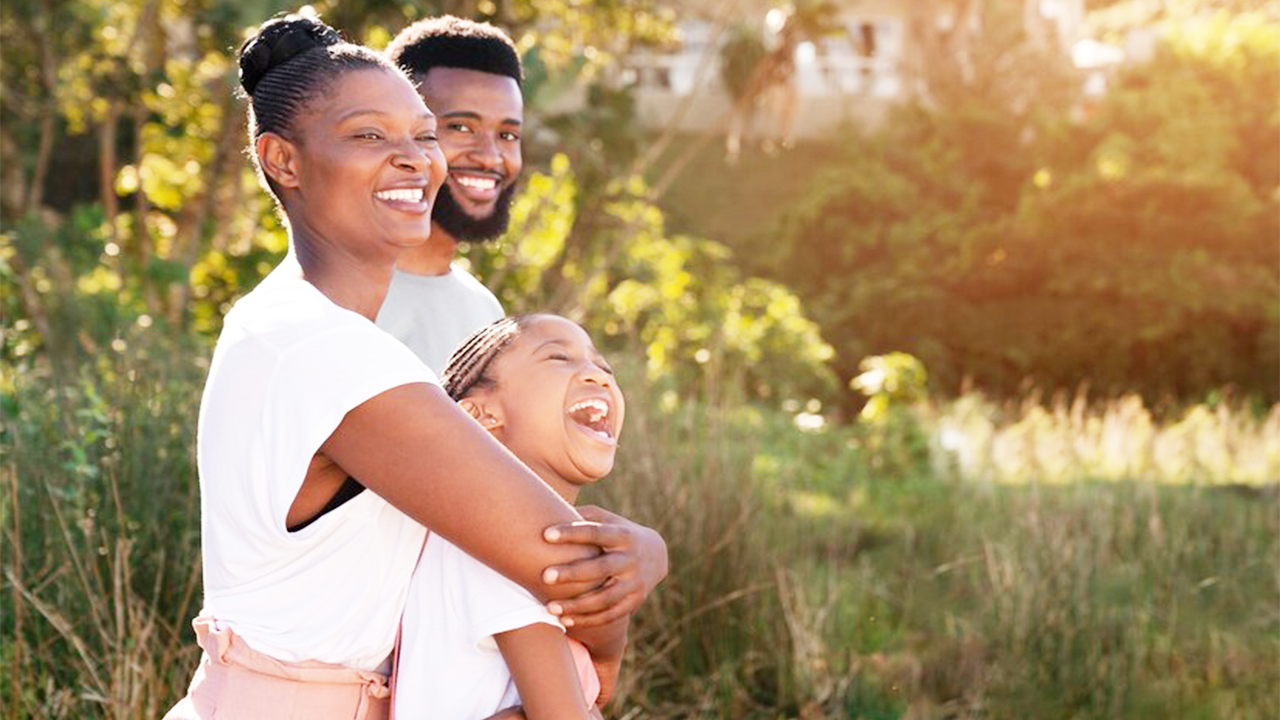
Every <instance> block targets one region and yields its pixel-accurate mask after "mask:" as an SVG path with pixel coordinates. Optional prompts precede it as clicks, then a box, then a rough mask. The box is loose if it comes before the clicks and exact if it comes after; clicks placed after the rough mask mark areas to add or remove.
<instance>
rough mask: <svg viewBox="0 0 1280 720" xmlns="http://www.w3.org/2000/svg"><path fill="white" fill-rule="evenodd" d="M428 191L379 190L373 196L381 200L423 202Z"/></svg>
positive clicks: (420, 189)
mask: <svg viewBox="0 0 1280 720" xmlns="http://www.w3.org/2000/svg"><path fill="white" fill-rule="evenodd" d="M426 194H427V191H426V190H425V189H423V188H400V189H398V190H379V191H378V192H376V193H374V194H373V196H374V197H376V198H378V199H379V200H391V201H397V200H402V201H407V202H421V201H422V198H423V196H425V195H426Z"/></svg>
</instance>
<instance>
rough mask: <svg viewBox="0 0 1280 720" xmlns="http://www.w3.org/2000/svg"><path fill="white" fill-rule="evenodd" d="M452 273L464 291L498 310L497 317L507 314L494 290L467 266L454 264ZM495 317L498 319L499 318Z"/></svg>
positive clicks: (492, 308) (489, 307)
mask: <svg viewBox="0 0 1280 720" xmlns="http://www.w3.org/2000/svg"><path fill="white" fill-rule="evenodd" d="M452 275H453V276H454V279H455V281H456V282H457V285H458V287H460V288H462V289H463V291H464V292H467V293H469V294H470V295H472V296H473V297H475V298H476V300H477V301H479V302H481V303H482V304H483V305H485V306H486V308H487V309H491V310H493V311H496V313H497V317H502V316H503V315H505V314H506V313H504V312H503V310H502V303H500V302H498V298H497V296H495V295H494V294H493V291H491V290H490V289H489V288H487V287H485V285H484V283H482V282H480V281H479V280H477V279H476V277H475V276H474V275H472V274H471V273H470V272H469V271H468V270H467V269H466V268H464V267H462V266H461V265H456V264H455V265H454V266H453V272H452ZM494 319H495V320H496V319H497V318H494Z"/></svg>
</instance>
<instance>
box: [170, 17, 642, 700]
mask: <svg viewBox="0 0 1280 720" xmlns="http://www.w3.org/2000/svg"><path fill="white" fill-rule="evenodd" d="M239 63H240V81H241V85H242V86H243V89H244V92H245V94H246V95H247V97H248V99H249V105H250V108H249V113H250V120H251V122H250V131H249V132H250V151H251V152H250V154H251V156H252V157H253V159H254V162H255V164H256V166H257V168H258V170H259V172H260V177H261V179H262V181H263V182H264V183H265V185H266V187H267V188H268V190H269V191H270V192H271V193H272V195H273V196H274V197H275V199H276V201H277V203H278V205H279V208H280V210H281V211H282V214H283V215H284V217H285V218H286V219H287V224H288V228H289V252H288V255H287V257H286V258H285V259H284V260H283V261H281V263H280V264H279V266H277V267H276V268H275V269H274V270H273V271H272V272H271V273H270V275H268V276H267V278H265V279H264V280H263V281H262V282H261V283H260V284H259V285H258V287H256V288H255V289H254V290H253V291H252V292H250V293H249V294H247V295H245V296H244V297H243V298H241V299H240V300H239V301H238V302H237V303H236V304H235V306H234V307H233V308H232V310H231V311H230V312H229V313H228V314H227V316H226V319H225V323H224V326H223V330H222V334H221V336H220V337H219V339H218V343H217V346H216V348H215V350H214V355H213V361H212V364H211V367H210V371H209V376H208V379H207V380H206V384H205V389H204V395H203V398H202V401H201V406H200V419H199V432H198V448H197V462H198V466H199V474H200V493H201V494H200V497H201V534H202V546H203V571H204V605H203V608H202V611H201V613H200V616H199V617H198V618H197V619H196V620H195V622H194V625H195V629H196V635H197V641H198V643H199V645H200V647H201V648H202V649H203V654H202V656H201V660H200V664H199V666H198V668H197V669H196V671H195V676H194V678H193V679H192V681H191V685H190V688H189V690H188V693H187V695H186V697H184V698H183V699H182V700H181V701H180V702H179V703H178V705H176V706H175V707H174V708H173V709H172V710H170V711H169V713H168V715H167V716H166V718H167V719H168V720H190V719H196V718H198V719H201V720H208V719H210V718H219V719H220V720H227V719H240V718H249V719H257V718H272V719H281V720H286V719H290V718H298V719H301V718H307V719H321V720H323V719H324V718H370V719H376V718H386V717H389V716H390V715H391V714H393V713H394V715H395V716H396V717H398V718H400V720H411V719H415V718H451V719H453V718H456V719H459V720H463V719H466V718H477V719H479V718H490V717H493V718H507V719H510V720H514V719H516V718H529V719H530V720H532V719H534V718H556V719H562V718H588V717H597V716H598V715H599V709H598V708H599V707H600V706H601V705H603V704H604V703H605V702H606V701H607V700H608V699H609V697H610V695H611V694H612V692H613V689H614V686H615V683H616V681H617V677H618V673H619V670H620V665H621V658H622V653H623V650H624V648H625V645H626V639H627V627H628V623H629V620H630V615H631V613H633V612H634V611H635V610H636V609H637V608H638V607H639V605H640V604H641V603H642V602H643V600H644V599H645V597H647V596H648V594H649V593H650V592H652V590H653V589H654V587H655V586H656V585H657V584H658V583H659V582H661V581H662V579H663V578H664V577H665V575H666V572H667V555H666V545H665V543H664V542H663V540H662V538H661V537H660V536H659V535H658V534H657V533H656V532H654V531H653V530H651V529H649V528H645V527H643V526H641V525H638V524H636V523H633V522H631V521H629V520H626V519H625V518H622V517H619V516H616V515H613V514H611V513H609V512H607V511H605V510H601V509H598V508H578V509H575V508H574V507H573V503H574V501H575V500H576V497H577V494H578V490H579V489H580V487H581V486H582V485H584V484H588V483H591V482H594V481H596V480H598V479H600V478H601V477H603V476H605V475H606V474H608V472H609V471H610V470H611V469H612V467H613V462H614V455H615V452H616V450H617V438H618V435H619V433H620V431H621V430H622V423H623V419H624V415H625V408H624V403H623V396H622V393H621V391H620V390H619V388H618V384H617V382H616V381H615V379H614V377H613V374H612V372H611V371H610V369H609V366H608V364H607V363H606V362H605V360H604V358H603V357H601V355H600V353H599V352H598V351H597V350H596V349H595V347H594V346H593V344H592V342H591V339H590V338H589V337H588V335H587V334H586V333H585V332H584V331H583V330H582V328H580V327H578V326H577V325H575V324H574V323H572V322H570V321H569V320H566V319H564V318H561V317H557V316H554V315H528V316H521V317H513V318H503V317H502V315H503V312H502V308H501V306H500V305H499V304H498V302H497V300H496V299H495V298H494V297H493V295H492V294H490V293H489V292H488V291H487V290H485V289H484V287H483V286H482V285H480V283H479V282H477V281H476V280H475V279H474V278H472V277H470V276H469V275H467V274H466V272H465V271H464V270H462V269H461V268H459V267H456V266H454V265H453V264H452V261H453V256H454V252H455V250H456V247H457V244H458V242H460V241H476V240H482V239H486V238H490V237H496V236H497V235H499V234H501V233H502V231H503V230H504V229H505V227H506V224H507V209H508V207H509V204H510V200H511V196H512V193H513V189H514V187H515V182H516V179H517V176H518V175H519V173H520V170H521V154H520V129H521V124H522V119H523V103H522V96H521V77H522V71H521V67H520V60H519V55H518V54H517V52H516V50H515V47H514V46H513V45H512V43H511V41H510V40H509V39H508V38H507V37H506V36H505V35H504V34H503V33H501V32H500V31H498V30H497V29H495V28H493V27H491V26H489V25H484V24H476V23H471V22H468V21H463V20H459V19H457V18H448V17H446V18H436V19H432V20H427V21H423V22H420V23H418V24H416V25H413V26H411V27H409V28H407V29H406V30H405V31H404V32H402V33H401V34H400V36H399V37H397V38H396V40H395V41H394V42H393V43H392V44H391V46H390V47H389V48H388V50H387V52H386V53H385V54H382V53H377V52H374V51H372V50H370V49H368V48H365V47H361V46H358V45H353V44H349V43H346V42H343V41H342V40H341V38H340V37H339V35H338V34H337V32H335V31H334V30H333V29H332V28H329V27H328V26H326V25H325V24H323V23H322V22H320V21H319V20H318V19H315V18H313V17H303V16H286V17H280V18H275V19H272V20H270V21H268V22H267V23H265V24H264V25H263V26H262V27H260V28H259V29H258V31H257V33H256V34H255V35H254V36H253V37H251V38H250V39H249V40H248V41H246V42H245V44H244V45H243V46H242V48H241V49H240V57H239ZM397 338H399V339H397ZM584 518H585V519H586V520H587V521H584ZM588 521H590V522H588ZM393 650H394V652H393ZM393 689H394V692H392V690H393Z"/></svg>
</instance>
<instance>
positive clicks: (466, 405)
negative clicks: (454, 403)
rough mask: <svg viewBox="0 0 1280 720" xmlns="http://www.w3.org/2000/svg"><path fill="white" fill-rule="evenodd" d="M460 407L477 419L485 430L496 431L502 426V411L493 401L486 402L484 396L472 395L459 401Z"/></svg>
mask: <svg viewBox="0 0 1280 720" xmlns="http://www.w3.org/2000/svg"><path fill="white" fill-rule="evenodd" d="M458 405H459V407H461V408H462V409H463V410H466V411H467V414H468V415H470V416H471V417H473V418H475V419H476V422H478V423H480V425H481V426H482V427H484V429H485V430H488V431H489V432H491V433H496V432H498V430H500V429H501V428H502V425H503V423H502V411H501V408H498V407H497V406H496V405H494V404H493V403H488V402H485V400H484V398H483V397H479V396H476V395H472V396H470V397H465V398H462V399H461V400H459V401H458Z"/></svg>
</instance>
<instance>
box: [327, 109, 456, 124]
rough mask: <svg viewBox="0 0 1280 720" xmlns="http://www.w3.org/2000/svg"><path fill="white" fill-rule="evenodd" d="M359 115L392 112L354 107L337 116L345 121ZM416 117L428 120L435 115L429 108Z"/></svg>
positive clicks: (381, 115) (383, 114)
mask: <svg viewBox="0 0 1280 720" xmlns="http://www.w3.org/2000/svg"><path fill="white" fill-rule="evenodd" d="M361 115H377V116H378V117H391V116H392V115H393V113H389V112H387V111H385V110H379V109H377V108H356V109H354V110H351V111H349V112H346V113H343V114H342V116H341V117H339V118H338V122H346V121H347V120H350V119H351V118H353V117H360V116H361ZM416 117H419V118H422V119H423V120H430V119H431V118H434V117H435V114H434V113H432V112H431V111H430V110H428V111H426V112H424V113H419V114H418V115H417V116H416Z"/></svg>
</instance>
